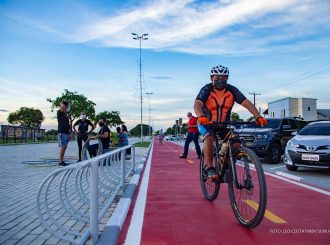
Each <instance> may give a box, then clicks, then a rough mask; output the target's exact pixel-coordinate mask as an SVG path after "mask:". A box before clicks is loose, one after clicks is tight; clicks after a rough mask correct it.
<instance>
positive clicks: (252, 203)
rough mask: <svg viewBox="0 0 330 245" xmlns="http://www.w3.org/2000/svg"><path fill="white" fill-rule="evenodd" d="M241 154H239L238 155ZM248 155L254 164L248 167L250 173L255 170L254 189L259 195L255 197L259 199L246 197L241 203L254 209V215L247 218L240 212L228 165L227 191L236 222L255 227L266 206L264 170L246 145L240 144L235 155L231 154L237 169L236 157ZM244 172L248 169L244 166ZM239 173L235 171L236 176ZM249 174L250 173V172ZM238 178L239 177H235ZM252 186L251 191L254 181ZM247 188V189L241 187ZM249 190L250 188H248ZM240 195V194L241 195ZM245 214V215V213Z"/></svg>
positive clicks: (246, 208)
mask: <svg viewBox="0 0 330 245" xmlns="http://www.w3.org/2000/svg"><path fill="white" fill-rule="evenodd" d="M240 154H241V155H240ZM244 155H245V156H248V157H249V158H250V159H251V161H252V163H253V164H254V170H253V168H251V166H250V165H249V167H248V169H249V170H250V171H251V173H254V171H255V172H256V174H254V176H257V177H258V182H259V191H258V190H256V191H257V192H259V195H260V197H259V198H256V199H259V200H253V199H252V198H251V197H249V198H250V199H246V200H244V203H245V204H244V203H243V205H245V206H246V207H245V210H246V211H247V210H254V211H256V212H255V215H254V217H251V218H249V219H248V218H247V217H244V214H242V211H240V210H241V208H240V207H239V206H238V200H237V199H238V198H237V197H236V195H235V190H238V189H237V188H236V187H235V186H234V183H233V173H232V167H230V171H229V173H230V174H229V182H228V193H229V199H230V204H231V207H232V209H233V212H234V215H235V217H236V219H237V220H238V222H239V223H240V224H242V225H243V226H245V227H248V228H255V227H257V226H258V225H259V224H260V223H261V221H262V220H263V218H264V214H265V211H266V206H267V185H266V178H265V175H264V171H263V168H262V166H261V163H260V160H259V158H258V157H257V156H256V154H255V153H254V152H253V151H252V150H251V149H248V148H246V147H243V146H241V147H240V148H239V149H238V150H237V151H236V153H235V155H234V156H233V161H234V164H236V169H238V168H239V167H240V166H237V159H239V157H242V156H244ZM241 172H244V173H245V174H246V173H247V172H248V170H247V169H246V168H244V170H243V171H241ZM238 175H239V174H238V173H237V176H238ZM250 176H251V174H250ZM237 178H239V177H237ZM253 184H254V187H253V188H252V192H253V190H254V189H255V184H256V181H254V182H253ZM242 190H243V191H244V190H247V189H245V188H244V189H242ZM249 191H250V192H251V190H249ZM237 192H241V193H242V191H237ZM241 197H242V196H241ZM245 216H246V215H245Z"/></svg>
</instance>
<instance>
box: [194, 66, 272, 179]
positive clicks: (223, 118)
mask: <svg viewBox="0 0 330 245" xmlns="http://www.w3.org/2000/svg"><path fill="white" fill-rule="evenodd" d="M210 76H211V83H209V84H207V85H205V86H204V87H203V88H202V89H201V90H200V92H199V94H198V95H197V97H196V100H195V104H194V110H195V113H196V115H197V116H198V121H199V123H200V124H202V125H203V126H204V128H205V129H206V133H204V135H203V136H204V145H203V152H204V161H205V163H206V165H207V166H208V168H207V174H208V178H211V179H216V178H218V174H217V173H216V172H215V169H214V167H213V164H212V163H213V142H214V136H215V135H214V133H215V132H214V129H213V128H212V127H211V126H210V125H208V124H211V123H214V122H228V121H230V115H231V110H232V108H233V106H234V103H235V102H236V103H238V104H241V105H242V106H243V107H245V108H246V109H247V110H248V111H249V112H251V113H252V114H253V116H254V117H255V118H256V121H257V123H259V124H261V125H263V126H265V125H267V121H266V119H264V118H263V117H261V116H260V114H259V112H258V110H257V108H256V107H255V106H254V105H253V104H252V103H251V102H250V101H249V100H248V99H247V98H246V97H245V96H244V95H243V94H242V93H241V92H240V91H239V90H238V89H237V88H236V87H234V86H232V85H230V84H228V83H227V80H228V77H229V70H228V68H227V67H224V66H221V65H219V66H215V67H213V68H212V70H211V72H210ZM227 132H228V129H227V128H225V127H224V128H223V129H222V130H221V131H220V137H221V138H224V137H225V136H226V134H227Z"/></svg>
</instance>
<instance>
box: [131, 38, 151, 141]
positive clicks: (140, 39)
mask: <svg viewBox="0 0 330 245" xmlns="http://www.w3.org/2000/svg"><path fill="white" fill-rule="evenodd" d="M132 35H133V39H134V40H139V41H140V75H139V76H140V103H141V139H140V142H143V126H142V74H141V66H142V64H141V41H142V40H148V37H147V36H148V33H144V34H142V35H140V36H139V35H138V34H136V33H132Z"/></svg>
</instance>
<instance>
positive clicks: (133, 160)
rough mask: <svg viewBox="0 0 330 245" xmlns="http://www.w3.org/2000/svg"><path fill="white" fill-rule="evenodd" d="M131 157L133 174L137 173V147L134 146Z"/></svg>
mask: <svg viewBox="0 0 330 245" xmlns="http://www.w3.org/2000/svg"><path fill="white" fill-rule="evenodd" d="M131 156H132V164H133V172H134V173H135V171H136V164H135V146H134V145H133V146H132V150H131Z"/></svg>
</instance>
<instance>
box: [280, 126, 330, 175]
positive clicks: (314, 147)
mask: <svg viewBox="0 0 330 245" xmlns="http://www.w3.org/2000/svg"><path fill="white" fill-rule="evenodd" d="M284 163H285V164H286V167H287V169H288V170H291V171H295V170H297V169H298V167H310V168H330V121H320V122H313V123H310V124H308V125H307V126H306V127H305V128H303V129H302V130H301V131H300V132H299V133H298V134H297V135H296V136H295V137H293V138H292V139H291V140H290V141H289V142H288V144H287V146H286V148H285V156H284Z"/></svg>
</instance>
